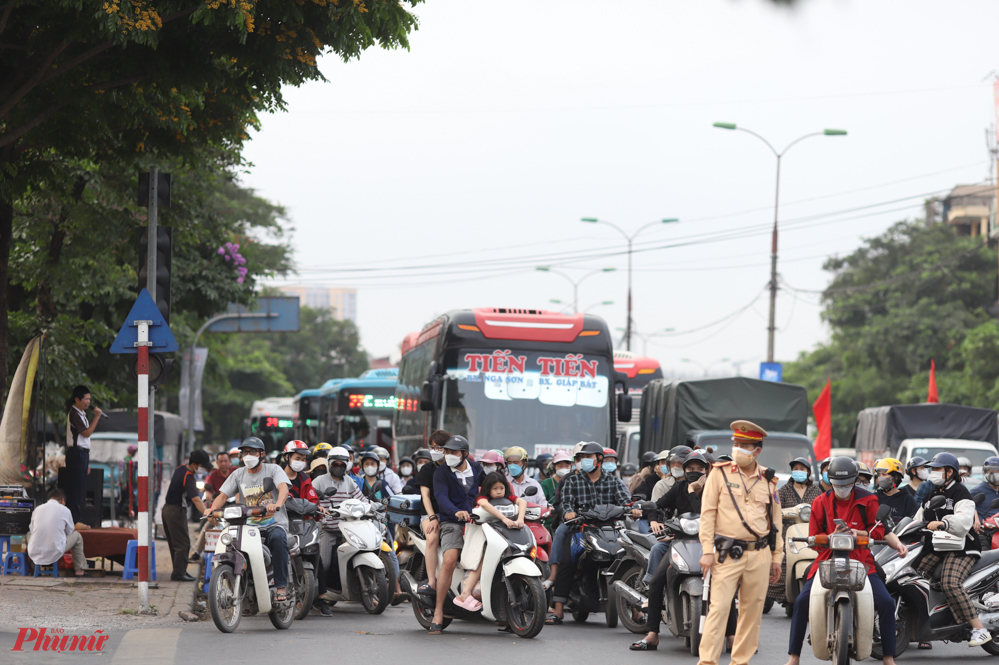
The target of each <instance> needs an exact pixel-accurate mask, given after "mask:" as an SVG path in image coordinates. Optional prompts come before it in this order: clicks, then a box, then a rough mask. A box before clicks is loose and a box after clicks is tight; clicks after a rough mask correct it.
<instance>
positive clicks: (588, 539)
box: [586, 533, 607, 552]
mask: <svg viewBox="0 0 999 665" xmlns="http://www.w3.org/2000/svg"><path fill="white" fill-rule="evenodd" d="M586 542H588V543H589V544H590V547H592V548H593V549H595V550H597V551H598V552H606V551H607V550H605V549H604V548H602V547H600V542H599V541H598V540H597V537H596V536H594V535H593V534H592V533H588V534H586Z"/></svg>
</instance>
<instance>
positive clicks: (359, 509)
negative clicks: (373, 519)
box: [350, 504, 368, 519]
mask: <svg viewBox="0 0 999 665" xmlns="http://www.w3.org/2000/svg"><path fill="white" fill-rule="evenodd" d="M366 512H368V511H367V510H366V509H365V508H364V506H362V505H360V504H358V505H356V506H351V507H350V516H351V517H353V518H356V519H360V518H362V517H364V513H366Z"/></svg>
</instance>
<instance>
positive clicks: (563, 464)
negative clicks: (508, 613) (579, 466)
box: [541, 450, 573, 589]
mask: <svg viewBox="0 0 999 665" xmlns="http://www.w3.org/2000/svg"><path fill="white" fill-rule="evenodd" d="M572 472H573V471H572V455H570V454H569V452H568V451H566V450H560V451H558V452H557V453H555V456H554V457H552V463H551V475H550V476H549V477H548V478H547V479H546V480H543V481H541V489H542V490H544V492H545V499H547V501H548V503H549V504H550V505H552V506H555V508H556V509H555V510H554V511H552V516H551V517H549V518H548V519H547V520H546V521H545V528H547V529H548V530H549V531H551V530H552V529H553V528H554V527H555V525H556V524H558V523H559V522H560V521H561V516H560V514H559V511H558V506H559V505H560V504H561V503H562V498H561V497H562V488H563V487H564V486H565V478H566V477H567V476H568V475H569V474H570V473H572ZM569 531H570V529H569V527H567V526H565V525H564V524H560V525H559V526H558V528H557V529H555V532H554V534H553V535H552V549H551V554H550V555H549V557H548V560H549V562H551V565H550V566H549V568H550V569H551V572H550V573H549V575H548V579H547V580H545V581H544V583H543V584H544V587H545V589H549V588H551V587H552V586H554V585H555V578H556V577H557V576H558V562H559V561H561V560H562V548H563V547H565V543H566V541H567V540H568V538H569Z"/></svg>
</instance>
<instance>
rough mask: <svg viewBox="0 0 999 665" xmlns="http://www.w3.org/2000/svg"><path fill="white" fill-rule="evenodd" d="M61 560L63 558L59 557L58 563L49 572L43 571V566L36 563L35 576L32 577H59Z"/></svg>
mask: <svg viewBox="0 0 999 665" xmlns="http://www.w3.org/2000/svg"><path fill="white" fill-rule="evenodd" d="M61 559H62V557H59V559H57V560H56V562H55V563H53V564H52V566H51V568H49V569H48V570H42V566H41V564H37V563H36V564H35V573H34V575H32V577H41V576H42V575H51V576H52V577H59V560H61Z"/></svg>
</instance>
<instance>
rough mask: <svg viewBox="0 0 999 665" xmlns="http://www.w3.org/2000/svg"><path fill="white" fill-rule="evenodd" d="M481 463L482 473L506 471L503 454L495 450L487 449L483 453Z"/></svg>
mask: <svg viewBox="0 0 999 665" xmlns="http://www.w3.org/2000/svg"><path fill="white" fill-rule="evenodd" d="M479 463H480V464H482V473H484V474H486V475H488V474H490V473H497V472H498V473H505V472H506V462H504V461H503V456H502V455H501V454H499V453H498V452H496V451H495V450H487V451H486V452H484V453H482V459H480V460H479Z"/></svg>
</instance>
